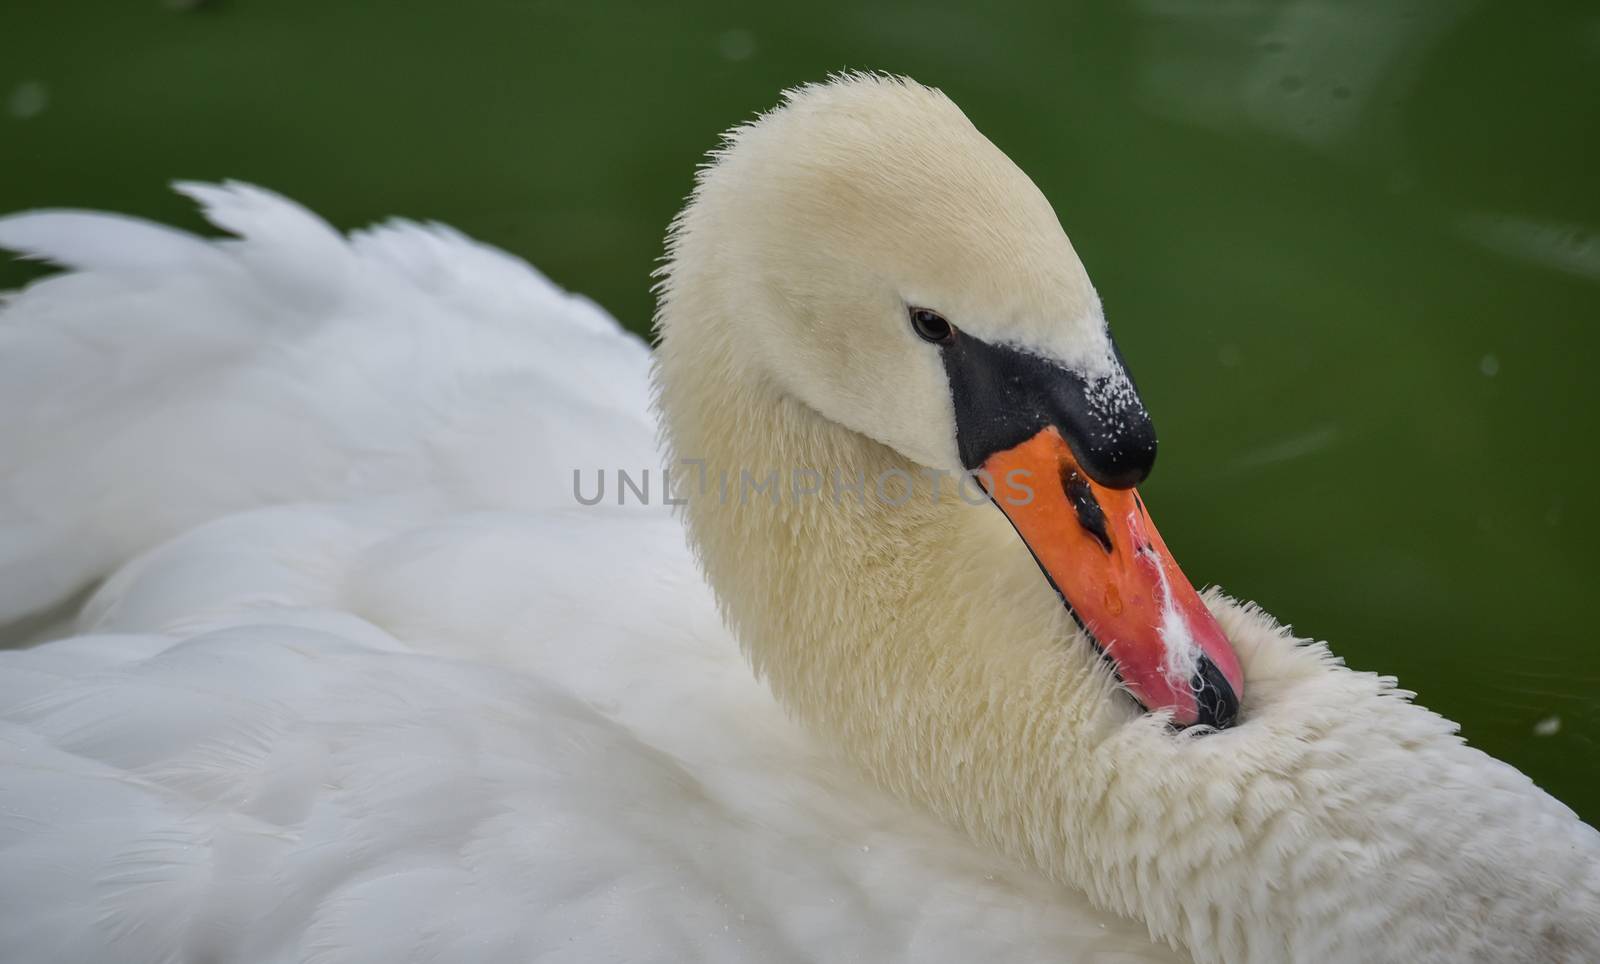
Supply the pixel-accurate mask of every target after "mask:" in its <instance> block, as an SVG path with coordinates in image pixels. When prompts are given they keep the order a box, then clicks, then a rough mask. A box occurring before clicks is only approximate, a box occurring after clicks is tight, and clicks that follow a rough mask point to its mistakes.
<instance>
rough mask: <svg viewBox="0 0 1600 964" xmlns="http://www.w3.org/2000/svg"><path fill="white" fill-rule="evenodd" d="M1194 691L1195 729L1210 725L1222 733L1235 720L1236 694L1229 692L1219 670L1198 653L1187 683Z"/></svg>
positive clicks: (1236, 711) (1202, 654) (1225, 679)
mask: <svg viewBox="0 0 1600 964" xmlns="http://www.w3.org/2000/svg"><path fill="white" fill-rule="evenodd" d="M1189 686H1190V687H1191V688H1192V689H1193V690H1194V700H1195V703H1196V711H1197V713H1198V715H1197V716H1196V717H1195V721H1194V725H1195V726H1210V727H1215V728H1216V729H1219V730H1225V729H1227V728H1228V727H1230V726H1232V725H1233V724H1235V723H1237V722H1238V721H1239V695H1238V694H1237V693H1235V692H1234V691H1233V686H1232V685H1230V684H1229V683H1228V680H1227V677H1225V676H1223V675H1222V670H1220V669H1218V668H1217V664H1216V663H1213V662H1212V661H1211V657H1209V656H1207V655H1205V654H1204V653H1201V654H1200V660H1199V665H1198V666H1197V667H1196V668H1195V671H1194V676H1193V677H1191V678H1190V680H1189Z"/></svg>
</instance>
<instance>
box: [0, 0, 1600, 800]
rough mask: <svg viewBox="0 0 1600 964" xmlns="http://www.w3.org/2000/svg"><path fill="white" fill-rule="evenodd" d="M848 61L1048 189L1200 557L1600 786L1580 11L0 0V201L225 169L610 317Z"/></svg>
mask: <svg viewBox="0 0 1600 964" xmlns="http://www.w3.org/2000/svg"><path fill="white" fill-rule="evenodd" d="M1534 11H1539V12H1534ZM841 66H856V67H880V68H884V69H888V70H894V71H901V72H907V73H910V74H912V75H914V76H916V77H918V78H920V79H922V80H924V81H926V82H929V83H934V84H937V85H940V86H942V87H944V88H945V89H946V90H947V91H948V92H949V93H951V94H952V95H953V96H954V97H955V98H956V99H957V100H958V101H959V102H960V103H961V104H962V105H963V106H964V107H965V108H966V110H967V112H968V114H969V115H970V116H971V117H972V118H973V119H974V121H976V122H977V124H978V125H979V127H981V128H982V129H983V130H984V131H986V132H987V133H988V134H989V136H990V137H991V138H992V139H993V140H994V141H995V142H996V143H998V144H999V145H1000V146H1001V147H1002V148H1004V149H1005V150H1006V151H1008V152H1009V153H1010V154H1011V156H1012V157H1013V158H1014V159H1016V161H1017V162H1018V163H1019V164H1021V165H1022V166H1023V168H1025V169H1026V170H1028V171H1029V172H1030V173H1031V174H1032V175H1033V177H1034V178H1035V180H1037V181H1038V183H1039V185H1040V186H1041V187H1042V188H1043V189H1044V191H1045V193H1046V194H1047V195H1049V197H1050V198H1051V199H1052V200H1053V201H1054V203H1055V205H1056V209H1057V211H1058V212H1059V213H1060V215H1061V219H1062V221H1063V223H1064V224H1065V225H1066V227H1067V230H1068V231H1069V233H1070V234H1071V235H1072V237H1073V240H1074V242H1075V243H1076V245H1077V247H1078V250H1079V252H1080V253H1081V254H1082V256H1083V259H1084V261H1085V262H1086V263H1087V264H1088V266H1089V270H1090V272H1091V273H1092V275H1093V276H1094V278H1095V280H1096V282H1097V283H1098V285H1099V288H1100V291H1101V294H1102V296H1103V297H1104V300H1105V303H1106V306H1107V310H1108V312H1109V314H1110V317H1111V320H1112V324H1113V326H1114V328H1115V330H1116V331H1117V334H1118V338H1119V339H1120V341H1121V343H1122V346H1123V349H1124V353H1125V354H1126V356H1127V358H1128V360H1129V363H1130V365H1131V367H1132V369H1133V371H1134V373H1135V375H1136V377H1137V378H1138V379H1139V382H1140V386H1141V388H1142V389H1143V391H1144V394H1145V398H1146V400H1147V402H1148V403H1149V405H1150V408H1151V410H1152V412H1153V413H1154V415H1155V419H1156V424H1157V426H1158V427H1159V428H1160V430H1161V438H1162V454H1161V462H1160V465H1159V466H1158V468H1157V471H1156V474H1155V476H1154V477H1153V478H1152V480H1151V481H1150V483H1149V484H1148V485H1147V486H1146V488H1145V493H1146V495H1147V497H1148V502H1149V504H1150V505H1151V507H1152V509H1153V511H1154V514H1155V516H1156V518H1157V519H1158V520H1159V522H1160V524H1161V527H1162V532H1163V533H1164V534H1165V536H1166V538H1167V542H1168V543H1169V545H1171V547H1172V548H1173V550H1174V552H1175V553H1176V554H1177V556H1178V557H1179V559H1180V560H1181V561H1182V563H1183V565H1184V567H1185V569H1186V570H1187V571H1188V572H1189V574H1190V575H1191V576H1192V577H1193V578H1194V579H1195V580H1196V581H1197V582H1215V583H1220V584H1222V585H1224V586H1226V587H1227V588H1228V589H1229V590H1230V591H1232V592H1233V593H1235V594H1238V595H1241V596H1245V597H1248V598H1253V599H1256V600H1259V601H1260V602H1261V603H1262V604H1264V605H1265V606H1266V607H1267V608H1268V609H1270V610H1271V611H1272V612H1274V613H1276V614H1278V615H1279V616H1280V617H1281V618H1283V619H1285V620H1287V621H1290V622H1292V623H1293V624H1294V626H1295V628H1296V629H1297V630H1298V631H1299V632H1301V633H1303V634H1306V635H1313V636H1317V637H1321V638H1326V639H1330V640H1332V641H1333V643H1334V646H1335V648H1336V649H1337V651H1338V652H1339V653H1341V654H1342V655H1343V656H1345V658H1346V659H1347V660H1348V661H1349V662H1350V663H1351V664H1353V665H1355V666H1357V667H1360V668H1364V669H1374V670H1381V671H1383V672H1386V673H1393V674H1396V675H1398V676H1399V678H1400V680H1401V681H1402V683H1403V684H1404V685H1405V686H1407V687H1408V688H1411V689H1414V690H1416V691H1418V692H1420V694H1421V697H1422V699H1423V700H1424V701H1425V702H1426V703H1427V704H1428V705H1430V706H1432V707H1434V708H1435V709H1437V710H1439V711H1441V712H1443V713H1445V714H1446V715H1448V716H1450V717H1451V718H1453V719H1456V720H1458V721H1460V722H1461V724H1462V726H1463V729H1464V730H1465V732H1466V734H1467V736H1468V737H1469V738H1470V739H1471V740H1472V741H1473V742H1475V743H1476V744H1477V745H1479V746H1481V747H1483V748H1484V749H1485V750H1488V751H1489V752H1491V753H1494V754H1496V755H1498V756H1500V757H1503V758H1505V759H1507V760H1509V761H1510V762H1512V763H1514V764H1515V765H1517V766H1518V767H1520V768H1522V769H1523V770H1525V771H1527V772H1528V773H1529V774H1531V775H1532V776H1533V777H1534V778H1535V779H1536V780H1537V781H1539V782H1540V783H1541V784H1542V785H1544V786H1546V787H1547V788H1549V789H1550V790H1551V791H1552V792H1554V793H1555V794H1557V795H1558V796H1560V797H1562V798H1563V799H1565V800H1566V801H1568V802H1569V803H1570V804H1572V805H1573V806H1574V807H1575V808H1576V809H1577V810H1578V811H1579V812H1580V813H1582V814H1584V815H1585V816H1587V817H1588V818H1589V819H1590V820H1594V819H1597V818H1600V767H1597V763H1596V760H1600V753H1597V752H1596V741H1597V739H1600V694H1597V689H1600V669H1597V668H1596V660H1597V653H1596V652H1595V650H1596V647H1595V645H1594V644H1595V636H1596V634H1595V631H1594V629H1593V628H1592V627H1593V624H1592V623H1591V622H1590V620H1591V619H1593V618H1594V615H1595V611H1596V607H1595V605H1594V594H1593V588H1592V586H1593V583H1594V582H1595V578H1596V575H1597V568H1600V567H1597V565H1596V562H1595V548H1594V547H1595V545H1596V542H1597V537H1600V512H1597V509H1596V506H1595V503H1594V501H1593V499H1592V496H1591V492H1592V489H1593V473H1594V471H1595V469H1596V466H1597V458H1596V452H1595V447H1594V446H1595V442H1596V440H1597V438H1600V432H1597V422H1600V404H1597V403H1600V387H1597V386H1596V384H1595V381H1594V380H1593V378H1592V377H1591V373H1590V368H1591V364H1592V361H1593V359H1594V356H1595V354H1596V349H1597V348H1600V334H1597V331H1600V329H1597V326H1600V182H1597V176H1596V175H1597V172H1600V82H1597V77H1600V9H1597V8H1593V7H1589V6H1585V5H1581V4H1573V5H1570V6H1565V7H1563V6H1557V5H1552V4H1545V5H1533V4H1528V5H1524V4H1516V3H1509V2H1507V3H1487V2H1470V0H1457V2H1451V0H1435V2H1431V3H1427V4H1415V3H1393V2H1388V0H1368V2H1360V3H1343V4H1336V3H1326V4H1318V3H1267V2H1250V0H1228V2H1223V3H1206V4H1201V3H1194V4H1188V3H1181V2H1178V0H1142V2H1132V3H1117V4H1111V3H1106V4H1096V5H1089V4H1057V3H1049V2H1039V3H1030V4H1024V5H1020V6H1006V5H986V6H984V7H983V8H982V12H978V9H977V8H976V7H973V8H970V9H969V8H968V7H967V6H966V5H960V4H953V3H945V4H929V5H920V6H913V5H911V4H899V5H875V4H855V3H810V4H804V5H798V4H797V5H793V6H791V7H784V8H779V7H769V8H756V7H752V6H747V5H743V4H733V3H726V4H711V5H701V6H696V7H693V8H691V7H690V6H688V5H681V4H680V5H675V6H673V7H671V8H669V7H668V5H665V4H663V5H660V6H657V5H654V4H645V3H642V2H641V3H634V4H629V3H612V2H605V3H587V4H579V3H563V4H544V3H523V2H513V0H458V2H455V3H444V2H439V0H432V2H428V3H420V2H410V0H406V2H376V0H372V2H350V0H346V2H334V0H271V2H267V0H233V2H221V3H217V4H206V5H203V6H201V7H199V8H197V9H192V10H180V9H175V8H172V7H165V6H162V5H161V4H160V3H159V2H158V0H116V2H92V3H91V2H67V0H49V2H41V0H7V2H6V3H5V4H4V5H3V6H0V210H9V209H15V208H23V207H31V206H36V205H79V206H93V207H105V208H115V209H118V210H123V211H130V212H136V213H141V214H146V215H150V216H154V217H159V218H162V219H165V220H172V221H177V222H179V223H182V224H187V225H197V223H198V222H197V221H196V219H195V218H194V216H193V215H192V214H191V213H190V212H189V211H188V209H187V206H186V205H185V203H184V202H182V201H181V200H178V199H176V198H174V197H171V196H169V195H168V194H166V193H165V192H164V188H163V184H164V182H165V181H167V180H169V179H171V178H175V177H184V178H223V177H235V178H244V179H248V180H252V181H256V182H258V183H261V184H264V185H267V186H270V187H273V188H276V189H277V190H280V191H283V192H286V193H288V194H290V195H292V196H294V197H296V198H298V199H299V200H301V201H303V202H305V203H307V204H309V205H310V206H311V207H313V208H315V209H316V210H318V211H320V212H322V213H323V214H325V215H327V216H328V217H329V218H330V219H331V220H333V221H334V222H335V223H336V224H339V225H341V226H356V225H360V224H362V223H365V222H368V221H371V220H373V219H376V218H380V217H383V216H387V215H390V214H401V213H403V214H406V215H410V216H413V217H420V218H436V219H440V220H444V221H448V222H450V223H452V224H454V225H456V226H458V227H460V228H462V229H464V230H465V231H467V232H469V233H471V234H473V235H476V236H478V237H481V238H484V239H486V240H488V241H491V242H493V243H495V244H499V245H502V246H504V247H506V248H508V249H510V250H511V251H514V252H516V253H518V254H520V255H523V256H525V257H527V258H528V259H530V260H532V261H533V262H535V263H537V264H538V265H540V266H541V267H542V268H543V269H545V270H546V271H547V272H548V273H549V274H550V275H551V276H552V277H553V278H555V279H556V280H558V281H560V282H562V283H564V284H566V285H568V286H570V287H573V288H577V289H580V290H583V291H585V292H588V293H589V294H591V295H593V296H594V297H596V298H597V299H598V300H599V301H600V302H601V303H602V304H604V305H605V306H606V307H608V308H609V309H611V311H613V312H614V313H615V314H616V315H617V316H618V317H619V318H621V319H623V321H624V322H625V323H627V324H629V325H630V326H631V327H633V328H635V329H638V330H642V329H643V328H644V326H645V324H646V321H647V319H648V317H649V313H650V297H649V294H648V291H647V288H648V280H647V274H648V272H649V270H650V268H651V264H652V261H653V259H654V258H655V257H656V256H657V254H658V253H659V251H660V237H661V232H662V228H663V226H664V225H665V224H666V222H667V219H668V218H669V217H670V216H671V214H672V213H673V211H674V210H675V209H676V207H677V206H678V204H679V201H680V199H681V198H682V197H683V195H684V194H685V192H686V191H687V190H688V188H689V183H690V171H691V169H692V168H693V166H694V164H695V162H696V160H697V158H698V157H699V155H700V154H701V152H702V151H704V150H705V149H706V148H707V147H708V146H710V145H711V143H712V142H713V139H714V137H715V135H716V133H717V132H718V131H719V130H721V129H722V128H724V127H726V126H728V125H729V124H731V123H733V122H735V121H737V120H739V119H741V118H744V117H746V116H748V115H749V114H750V113H751V112H752V111H755V110H757V109H759V108H763V107H765V106H768V105H770V104H771V103H772V102H773V100H774V96H775V94H776V92H777V91H778V90H779V89H780V88H782V87H784V86H786V85H790V84H794V83H797V82H800V81H804V80H810V79H816V78H819V77H821V76H823V75H824V74H825V73H826V72H827V71H829V70H831V69H834V68H838V67H841ZM28 276H29V274H28V273H27V272H26V271H25V270H24V269H22V268H20V267H16V266H7V267H5V268H3V269H0V287H3V286H9V285H13V284H15V283H17V282H20V281H21V280H22V279H23V278H25V277H28ZM1552 720H1554V721H1557V722H1556V723H1552V722H1551V721H1552ZM1541 723H1543V726H1541V725H1540V724H1541ZM1552 728H1555V729H1556V732H1554V733H1551V734H1549V735H1541V734H1540V732H1538V731H1540V730H1545V731H1548V730H1550V729H1552Z"/></svg>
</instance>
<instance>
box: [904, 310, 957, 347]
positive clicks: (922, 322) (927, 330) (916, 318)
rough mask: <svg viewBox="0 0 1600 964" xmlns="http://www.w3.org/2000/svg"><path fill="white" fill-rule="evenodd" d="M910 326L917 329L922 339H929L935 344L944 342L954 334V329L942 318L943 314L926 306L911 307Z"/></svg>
mask: <svg viewBox="0 0 1600 964" xmlns="http://www.w3.org/2000/svg"><path fill="white" fill-rule="evenodd" d="M911 327H912V328H915V329H916V330H917V336H918V337H919V338H921V339H922V340H923V341H931V342H933V343H934V344H936V345H942V344H945V343H947V342H949V341H950V339H951V338H952V337H954V336H955V329H953V328H951V327H950V322H948V321H945V320H944V315H941V314H939V313H938V312H937V311H929V310H928V309H926V308H913V309H911Z"/></svg>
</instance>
